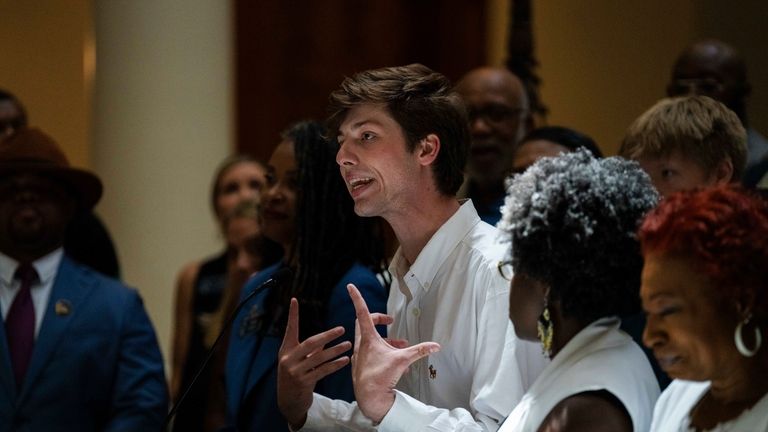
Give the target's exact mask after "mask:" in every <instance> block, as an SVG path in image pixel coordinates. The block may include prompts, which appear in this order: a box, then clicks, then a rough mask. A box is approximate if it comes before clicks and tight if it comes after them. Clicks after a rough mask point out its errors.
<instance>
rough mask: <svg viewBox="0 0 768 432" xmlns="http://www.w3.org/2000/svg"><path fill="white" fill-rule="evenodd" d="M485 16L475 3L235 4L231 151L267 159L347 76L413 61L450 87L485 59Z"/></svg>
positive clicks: (331, 0) (319, 114) (290, 0)
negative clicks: (295, 124) (446, 79)
mask: <svg viewBox="0 0 768 432" xmlns="http://www.w3.org/2000/svg"><path fill="white" fill-rule="evenodd" d="M485 13H486V7H485V1H481V0H257V1H253V0H250V1H249V0H235V31H236V42H235V46H236V50H237V51H236V53H235V61H236V86H237V88H236V108H237V129H236V130H237V148H238V150H239V151H243V152H249V153H252V154H254V155H256V156H257V157H260V158H262V159H267V158H268V157H269V154H270V153H271V151H272V149H273V148H274V146H275V145H276V144H277V143H278V141H279V136H278V135H279V132H280V131H281V130H282V129H284V128H285V127H286V126H288V124H289V123H292V122H294V121H298V120H302V119H307V118H315V119H322V118H324V117H325V113H326V112H325V109H326V104H327V100H328V94H329V93H330V92H331V91H332V90H334V89H335V88H337V87H338V85H339V84H340V83H341V81H342V79H343V78H344V77H345V76H348V75H352V74H354V73H355V72H359V71H362V70H366V69H371V68H375V67H382V66H395V65H403V64H408V63H414V62H418V63H423V64H425V65H427V66H429V67H430V68H432V69H434V70H437V71H439V72H441V73H443V74H445V75H446V76H448V77H449V78H450V79H451V80H453V81H455V80H456V79H458V78H459V77H461V75H462V74H464V72H466V71H467V70H469V69H471V68H473V67H476V66H479V65H481V64H484V62H485V61H486V59H485V46H486V43H485V37H486V24H485V23H486V16H485Z"/></svg>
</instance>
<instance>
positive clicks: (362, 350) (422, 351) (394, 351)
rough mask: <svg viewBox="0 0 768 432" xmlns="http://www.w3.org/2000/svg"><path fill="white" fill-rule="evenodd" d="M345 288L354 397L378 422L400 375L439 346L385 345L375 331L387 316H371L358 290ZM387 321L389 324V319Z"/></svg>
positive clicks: (367, 413)
mask: <svg viewBox="0 0 768 432" xmlns="http://www.w3.org/2000/svg"><path fill="white" fill-rule="evenodd" d="M347 289H348V290H349V296H350V297H351V298H352V303H354V305H355V312H356V314H357V325H356V326H355V349H354V355H353V356H352V381H353V382H354V385H355V398H356V399H357V405H358V406H359V407H360V410H361V411H362V412H363V414H365V416H366V417H368V418H369V419H371V420H373V421H374V422H377V423H378V422H380V421H381V420H382V419H383V418H384V416H385V415H386V414H387V412H389V409H390V408H392V405H393V404H394V403H395V392H394V388H395V385H396V384H397V382H398V381H399V380H400V377H401V376H402V375H403V373H405V371H406V370H407V369H408V367H409V366H410V365H411V364H412V363H413V362H415V361H416V360H419V359H420V358H423V357H426V356H428V355H430V354H432V353H435V352H437V351H439V350H440V345H439V344H437V343H435V342H422V343H420V344H417V345H413V346H410V347H407V348H399V347H394V346H392V345H391V344H389V343H387V341H386V340H384V338H382V337H381V335H379V333H377V332H376V328H375V324H379V323H383V322H382V321H383V320H384V317H386V316H381V315H378V314H375V316H371V314H370V312H368V306H367V305H366V304H365V300H363V297H362V296H361V295H360V291H358V290H357V288H356V287H355V286H354V285H352V284H349V285H347ZM386 318H389V317H386ZM374 320H375V321H377V322H374ZM388 321H390V322H391V318H389V319H388ZM398 345H400V344H399V343H398Z"/></svg>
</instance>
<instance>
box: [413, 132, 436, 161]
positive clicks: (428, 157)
mask: <svg viewBox="0 0 768 432" xmlns="http://www.w3.org/2000/svg"><path fill="white" fill-rule="evenodd" d="M438 153H440V137H438V136H437V135H435V134H429V135H427V136H426V137H424V138H422V139H421V141H419V143H418V145H417V146H416V154H417V155H418V159H419V163H420V164H421V165H423V166H427V165H432V164H433V163H434V162H435V160H436V159H437V155H438Z"/></svg>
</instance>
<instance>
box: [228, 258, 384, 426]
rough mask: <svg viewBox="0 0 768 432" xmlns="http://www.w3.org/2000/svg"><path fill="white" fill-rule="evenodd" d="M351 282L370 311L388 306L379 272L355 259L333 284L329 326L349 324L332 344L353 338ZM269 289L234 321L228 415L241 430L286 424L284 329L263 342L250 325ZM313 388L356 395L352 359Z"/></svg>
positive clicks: (265, 275) (264, 274) (263, 276)
mask: <svg viewBox="0 0 768 432" xmlns="http://www.w3.org/2000/svg"><path fill="white" fill-rule="evenodd" d="M279 266H280V264H277V265H274V266H272V267H268V268H266V269H264V270H263V271H261V272H259V274H257V275H256V276H254V277H253V278H252V279H251V280H250V281H248V283H247V284H246V286H245V288H244V289H243V292H242V296H241V298H244V297H245V296H246V295H248V294H249V293H250V292H252V291H253V290H254V289H256V287H258V286H259V285H261V284H262V283H263V282H265V281H266V280H268V279H269V278H270V277H271V276H272V275H273V274H274V272H275V271H276V270H277V269H278V268H279ZM348 283H353V284H355V285H356V286H357V288H358V289H359V290H360V292H361V293H362V295H363V297H364V298H365V301H366V303H367V304H368V308H369V309H370V310H371V311H372V312H384V311H385V310H386V306H387V292H386V290H385V289H384V287H383V286H382V285H381V283H380V282H379V280H378V279H377V278H376V275H375V274H374V273H373V272H371V271H370V270H369V269H367V268H366V267H364V266H362V265H359V264H355V265H353V266H352V267H350V269H349V270H348V271H347V273H346V274H344V276H342V278H341V280H339V282H338V283H337V284H336V285H335V286H334V288H333V290H332V291H331V296H330V299H329V301H328V316H327V317H326V320H325V328H326V329H331V328H333V327H336V326H343V327H344V330H345V332H344V336H342V337H341V338H339V339H338V340H336V341H334V342H331V343H330V344H329V346H332V345H335V344H337V343H339V342H341V341H343V340H348V341H350V342H354V337H355V308H354V306H353V305H352V300H351V299H350V298H349V293H348V292H347V288H346V287H347V284H348ZM267 293H268V290H267V291H264V292H262V293H261V294H258V295H256V297H254V298H253V299H251V300H250V301H249V302H248V304H246V305H245V306H244V307H243V309H242V310H241V311H240V313H239V314H238V316H237V318H236V319H235V321H234V323H233V325H232V335H231V337H230V342H229V350H228V351H227V367H226V370H225V376H226V391H227V417H228V421H229V423H230V426H237V427H238V429H237V430H239V431H241V432H244V431H270V432H273V431H287V430H288V426H287V424H286V422H285V419H284V418H283V416H282V414H280V411H279V410H278V407H277V353H278V351H279V350H280V345H281V344H282V342H283V335H282V334H274V333H270V332H267V334H266V335H265V336H264V337H263V340H262V341H261V342H259V339H262V337H261V334H260V332H259V331H258V329H256V328H254V327H253V326H250V325H249V320H251V319H252V318H254V317H258V316H259V315H260V314H261V313H263V307H264V301H265V300H266V298H267ZM299 319H301V311H299ZM259 343H260V345H259ZM257 348H258V352H257V351H256V350H257ZM315 392H317V393H320V394H323V395H325V396H328V397H330V398H334V399H344V400H347V401H351V400H354V396H355V393H354V389H353V387H352V375H351V369H350V367H349V365H347V366H346V367H344V368H343V369H341V370H339V371H338V372H336V373H333V374H331V375H329V376H327V377H325V378H324V379H322V380H320V381H319V382H318V383H317V387H316V388H315Z"/></svg>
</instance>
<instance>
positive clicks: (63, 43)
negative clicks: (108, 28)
mask: <svg viewBox="0 0 768 432" xmlns="http://www.w3.org/2000/svg"><path fill="white" fill-rule="evenodd" d="M90 3H91V1H90V0H68V1H62V0H35V1H23V0H0V88H3V89H6V90H8V91H10V92H11V93H14V94H15V95H16V96H17V97H18V98H19V99H21V100H22V102H23V103H24V104H25V105H26V108H27V111H28V114H29V117H30V122H31V123H32V125H34V126H38V127H40V128H41V129H43V130H44V131H46V132H48V133H49V134H50V135H51V136H53V137H54V138H55V139H56V140H57V141H58V142H59V144H61V146H62V147H64V151H65V152H66V153H67V156H68V157H69V159H70V162H71V163H72V164H73V165H76V166H81V167H83V166H89V165H90V163H91V159H90V158H91V154H90V105H89V101H90V94H89V93H90V90H89V85H90V82H89V79H90V77H92V74H89V73H86V69H87V68H88V65H92V63H91V62H90V61H89V60H90V59H92V57H90V56H89V53H91V52H92V51H91V50H87V49H86V46H88V45H90V40H91V38H90V35H91V32H90V30H91V11H90ZM91 46H92V45H91ZM89 70H90V71H92V69H90V68H89Z"/></svg>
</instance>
